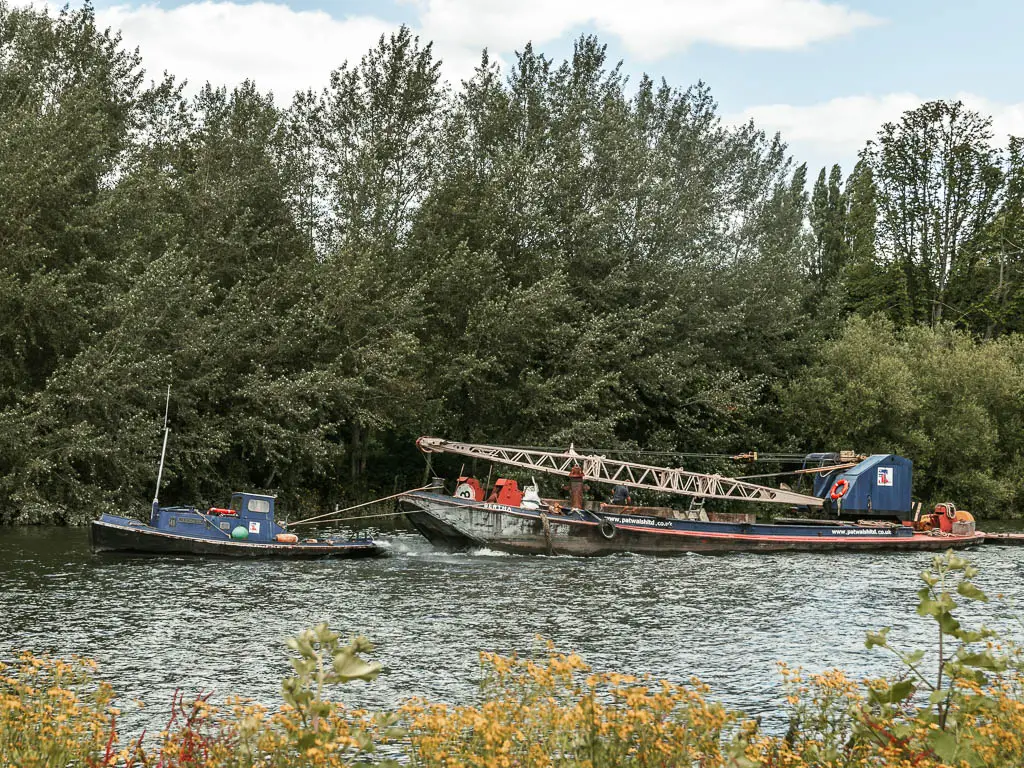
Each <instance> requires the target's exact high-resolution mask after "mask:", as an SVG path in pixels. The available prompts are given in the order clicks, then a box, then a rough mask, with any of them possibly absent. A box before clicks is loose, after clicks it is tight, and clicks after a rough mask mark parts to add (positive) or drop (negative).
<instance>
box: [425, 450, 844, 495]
mask: <svg viewBox="0 0 1024 768" xmlns="http://www.w3.org/2000/svg"><path fill="white" fill-rule="evenodd" d="M416 445H417V447H419V449H420V450H421V451H423V452H424V453H454V454H459V455H461V456H470V457H472V458H477V459H486V460H488V461H493V462H496V463H499V464H507V465H509V466H513V467H521V468H523V469H530V470H534V471H537V472H546V473H548V474H553V475H564V476H568V475H569V473H570V472H571V471H572V468H573V467H575V466H578V467H580V469H582V470H583V476H584V479H585V480H590V481H592V482H597V483H608V484H611V485H627V486H629V487H631V488H640V489H644V490H651V491H660V492H663V493H676V494H680V495H683V496H695V497H699V498H705V499H726V500H733V501H753V502H763V503H768V504H787V505H795V506H807V507H820V506H822V504H823V503H824V500H823V499H820V498H818V497H817V496H808V495H805V494H802V493H796V492H795V491H788V490H783V489H779V488H769V487H768V486H764V485H757V484H755V483H748V482H744V481H743V480H736V479H734V478H731V477H725V476H724V475H711V474H702V473H699V472H688V471H686V470H684V469H675V468H669V467H655V466H651V465H648V464H638V463H636V462H631V461H620V460H617V459H609V458H606V457H605V456H585V455H580V454H578V453H576V451H575V450H573V448H572V446H570V447H569V450H568V451H564V452H561V453H559V452H556V451H540V450H532V449H525V448H508V447H503V446H500V445H478V444H475V443H459V442H455V441H452V440H444V439H442V438H439V437H421V438H419V439H418V440H417V441H416Z"/></svg>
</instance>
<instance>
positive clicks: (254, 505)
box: [249, 499, 270, 514]
mask: <svg viewBox="0 0 1024 768" xmlns="http://www.w3.org/2000/svg"><path fill="white" fill-rule="evenodd" d="M249 511H250V512H261V513H264V514H265V513H267V512H269V511H270V501H268V500H267V499H249Z"/></svg>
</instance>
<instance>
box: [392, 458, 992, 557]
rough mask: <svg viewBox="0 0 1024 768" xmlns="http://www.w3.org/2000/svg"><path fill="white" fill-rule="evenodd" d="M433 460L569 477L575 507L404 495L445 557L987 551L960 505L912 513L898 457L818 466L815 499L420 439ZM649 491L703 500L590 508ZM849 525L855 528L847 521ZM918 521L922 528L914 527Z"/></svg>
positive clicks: (660, 470)
mask: <svg viewBox="0 0 1024 768" xmlns="http://www.w3.org/2000/svg"><path fill="white" fill-rule="evenodd" d="M417 444H418V445H419V447H420V449H421V450H423V451H424V452H427V453H436V452H448V453H456V454H461V455H464V456H472V457H474V458H486V459H489V460H492V461H495V462H498V463H502V464H508V465H511V466H515V467H521V468H525V469H529V470H531V471H532V472H546V473H550V474H555V475H562V476H565V477H568V478H569V489H570V499H569V500H568V501H567V502H562V501H557V500H552V499H541V498H540V497H539V494H538V493H537V491H536V488H535V487H533V488H530V489H526V490H525V492H524V491H520V490H519V487H518V484H517V483H516V481H514V480H510V479H500V480H499V481H498V482H497V483H495V485H494V487H493V488H491V489H489V490H488V489H485V488H483V487H482V486H481V485H480V484H479V482H478V481H476V480H475V478H472V477H467V476H463V477H460V478H459V479H458V481H457V485H456V488H455V491H454V493H453V494H451V495H449V494H446V493H444V490H443V486H441V485H438V486H437V487H436V488H434V489H431V490H426V491H413V492H409V493H407V494H404V495H403V496H402V497H401V500H402V505H403V508H404V509H405V510H406V512H407V516H408V519H409V522H410V524H411V525H412V526H413V527H414V528H415V529H416V530H417V531H419V532H420V533H421V534H422V535H423V536H424V537H426V538H427V539H428V540H430V541H431V542H432V543H433V544H435V545H437V546H441V547H444V548H448V549H467V548H479V547H486V548H490V549H494V550H498V551H504V552H510V553H516V554H550V555H559V554H565V555H585V556H594V555H609V554H616V553H627V552H628V553H635V554H644V555H677V554H683V553H687V552H779V551H800V550H813V551H834V550H847V551H877V550H915V551H916V550H943V549H949V548H964V547H970V546H974V545H976V544H980V543H982V542H983V541H984V534H981V533H978V532H976V531H975V529H974V522H973V518H971V517H970V515H968V514H966V513H963V512H958V511H957V510H956V509H955V507H953V506H952V505H939V507H937V508H936V510H935V511H933V512H929V513H927V514H924V515H922V514H920V512H919V508H918V511H917V514H914V508H913V505H912V502H911V496H910V481H911V472H912V464H911V462H910V461H909V460H908V459H905V458H903V457H900V456H895V455H892V454H888V455H887V454H879V455H875V456H870V457H867V458H866V459H863V460H861V461H857V462H846V463H842V462H840V461H839V460H838V459H837V460H836V461H834V462H833V463H832V464H829V463H826V462H825V461H822V462H821V464H822V466H821V467H820V468H819V469H820V471H816V472H815V473H814V474H815V480H814V492H813V495H812V494H801V493H796V492H794V491H792V490H789V489H785V488H769V487H767V486H761V485H756V484H753V483H749V482H744V481H742V480H737V479H733V478H728V477H724V476H721V475H704V474H700V473H693V472H687V471H685V470H682V469H672V468H665V467H654V466H650V465H644V464H636V463H632V462H625V461H616V460H612V459H608V458H606V457H604V456H582V455H579V454H577V453H576V452H575V451H574V450H572V449H571V448H570V449H569V450H568V451H565V452H562V453H556V452H550V451H543V450H530V449H519V448H504V447H501V446H480V445H473V444H468V443H456V442H451V441H447V440H441V439H439V438H420V440H419V441H417ZM585 481H586V482H597V483H605V484H610V485H615V486H617V487H618V489H623V488H626V489H636V488H641V489H648V490H652V491H658V492H667V493H677V494H681V495H684V496H690V497H691V498H694V499H697V500H699V502H700V503H699V504H698V505H697V506H696V507H695V506H693V505H691V508H690V509H689V510H686V511H681V512H680V511H675V510H671V509H668V508H664V507H636V506H631V505H628V504H625V505H623V504H599V505H594V504H587V503H585V502H584V501H583V486H584V482H585ZM707 499H722V500H731V501H742V502H760V503H766V504H776V505H786V506H787V507H789V508H790V510H791V512H792V514H793V515H794V516H793V517H789V518H785V519H782V520H779V521H775V522H771V523H762V522H757V521H756V520H755V519H754V516H753V514H739V515H729V514H720V515H712V514H708V513H707V512H705V511H704V509H703V506H702V505H703V502H704V500H707ZM851 518H852V519H851ZM915 518H916V519H915Z"/></svg>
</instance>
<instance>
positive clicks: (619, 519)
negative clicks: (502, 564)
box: [402, 491, 985, 556]
mask: <svg viewBox="0 0 1024 768" xmlns="http://www.w3.org/2000/svg"><path fill="white" fill-rule="evenodd" d="M402 504H403V508H404V509H405V510H407V513H408V519H409V522H410V523H411V524H412V525H413V527H414V528H416V530H417V531H419V532H420V533H421V534H422V535H423V536H425V537H426V538H427V539H428V540H429V541H430V542H431V543H433V544H434V545H435V546H439V547H443V548H446V549H455V550H458V549H472V548H480V547H486V548H489V549H494V550H498V551H502V552H511V553H515V554H552V555H580V556H599V555H612V554H619V553H626V552H629V553H634V554H644V555H679V554H685V553H687V552H784V551H832V550H846V551H876V550H944V549H949V548H956V549H960V548H964V547H970V546H974V545H976V544H980V543H982V542H983V541H984V539H985V537H984V534H974V535H971V536H932V535H927V534H921V533H914V532H913V531H911V530H910V529H909V528H902V527H895V528H872V527H865V526H853V525H844V524H839V523H837V524H836V525H835V526H820V525H816V526H793V525H771V524H757V523H754V524H751V523H730V522H713V521H707V522H701V521H691V520H676V519H672V518H667V517H632V516H626V515H608V514H601V513H595V512H591V511H586V510H570V511H564V512H562V513H561V514H551V513H547V512H543V511H541V510H533V509H525V508H521V507H509V506H504V505H499V504H488V503H483V502H476V501H472V500H464V499H456V498H453V497H450V496H444V495H440V494H434V493H427V492H422V491H420V492H414V493H409V494H405V495H404V496H403V497H402Z"/></svg>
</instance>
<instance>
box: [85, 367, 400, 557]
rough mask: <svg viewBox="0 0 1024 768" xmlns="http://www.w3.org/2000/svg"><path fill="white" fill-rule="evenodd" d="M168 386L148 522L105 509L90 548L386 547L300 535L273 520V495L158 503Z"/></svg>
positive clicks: (363, 552)
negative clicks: (209, 503) (220, 503)
mask: <svg viewBox="0 0 1024 768" xmlns="http://www.w3.org/2000/svg"><path fill="white" fill-rule="evenodd" d="M170 404H171V388H170V387H168V388H167V405H166V407H165V409H164V444H163V448H162V449H161V451H160V469H159V470H158V471H157V475H156V493H155V494H154V495H153V506H152V509H151V511H150V514H149V523H144V522H142V521H141V520H136V519H135V518H131V517H122V516H121V515H109V514H103V515H101V516H100V519H99V520H94V521H93V522H92V525H91V526H90V528H89V541H90V543H91V544H92V548H93V551H94V552H137V553H145V554H158V555H225V556H228V557H278V558H297V559H298V558H303V559H312V558H320V557H377V556H379V555H384V554H387V549H386V548H385V547H383V546H382V545H381V544H379V543H378V542H375V541H374V540H373V539H370V538H351V539H323V540H320V539H313V538H307V539H303V540H301V541H300V540H299V537H298V536H296V535H295V534H294V533H289V532H288V531H287V529H286V526H285V525H283V524H281V523H278V522H277V521H276V520H274V501H275V497H273V496H268V495H266V494H260V493H235V494H233V495H232V496H231V505H230V506H229V507H227V508H220V507H210V508H209V509H207V510H206V511H205V512H204V511H203V510H201V509H198V508H196V507H181V506H178V507H161V506H160V501H159V499H158V497H159V495H160V480H161V478H162V477H163V473H164V458H165V456H166V454H167V437H168V435H170V432H171V430H170V429H169V428H168V426H167V416H168V413H169V411H170Z"/></svg>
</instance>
